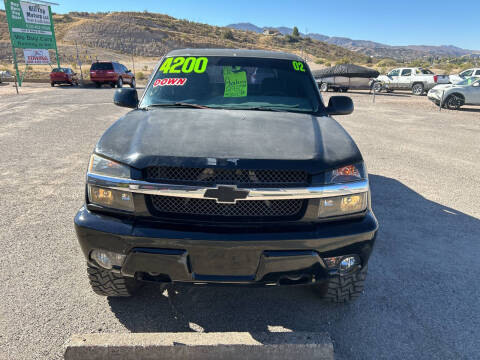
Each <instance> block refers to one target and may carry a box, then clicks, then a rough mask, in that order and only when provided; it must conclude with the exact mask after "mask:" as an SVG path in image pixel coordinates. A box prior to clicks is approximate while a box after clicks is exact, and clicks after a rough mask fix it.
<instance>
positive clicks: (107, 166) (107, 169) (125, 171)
mask: <svg viewBox="0 0 480 360" xmlns="http://www.w3.org/2000/svg"><path fill="white" fill-rule="evenodd" d="M88 172H89V173H92V174H98V175H104V176H111V177H117V178H126V179H129V178H130V167H128V166H127V165H123V164H120V163H118V162H116V161H113V160H109V159H106V158H104V157H101V156H99V155H96V154H93V155H92V157H91V158H90V163H89V165H88Z"/></svg>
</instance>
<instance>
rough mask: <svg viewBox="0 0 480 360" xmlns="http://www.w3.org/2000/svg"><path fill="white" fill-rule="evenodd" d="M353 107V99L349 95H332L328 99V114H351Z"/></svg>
mask: <svg viewBox="0 0 480 360" xmlns="http://www.w3.org/2000/svg"><path fill="white" fill-rule="evenodd" d="M353 109H354V106H353V101H352V99H351V98H349V97H348V96H332V97H331V98H330V100H328V106H327V113H328V115H349V114H351V113H352V112H353Z"/></svg>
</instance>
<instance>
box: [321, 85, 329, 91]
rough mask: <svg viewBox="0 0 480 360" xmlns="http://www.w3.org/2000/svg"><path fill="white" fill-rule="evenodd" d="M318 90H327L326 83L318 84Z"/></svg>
mask: <svg viewBox="0 0 480 360" xmlns="http://www.w3.org/2000/svg"><path fill="white" fill-rule="evenodd" d="M320 91H322V92H328V84H327V83H322V84H321V85H320Z"/></svg>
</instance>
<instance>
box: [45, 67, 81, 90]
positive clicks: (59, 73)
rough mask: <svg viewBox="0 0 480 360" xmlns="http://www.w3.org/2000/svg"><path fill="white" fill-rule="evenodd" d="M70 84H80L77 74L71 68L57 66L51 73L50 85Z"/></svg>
mask: <svg viewBox="0 0 480 360" xmlns="http://www.w3.org/2000/svg"><path fill="white" fill-rule="evenodd" d="M55 84H69V85H76V86H78V78H77V74H76V73H75V72H74V71H73V70H72V69H70V68H55V69H53V70H52V72H51V73H50V85H51V86H55Z"/></svg>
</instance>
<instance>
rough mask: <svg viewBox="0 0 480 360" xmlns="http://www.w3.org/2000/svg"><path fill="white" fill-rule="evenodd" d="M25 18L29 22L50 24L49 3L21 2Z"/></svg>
mask: <svg viewBox="0 0 480 360" xmlns="http://www.w3.org/2000/svg"><path fill="white" fill-rule="evenodd" d="M20 5H21V6H22V12H23V18H24V19H25V22H26V23H27V24H38V25H48V26H50V12H49V11H48V6H47V5H39V4H32V3H29V2H23V1H22V2H20Z"/></svg>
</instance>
